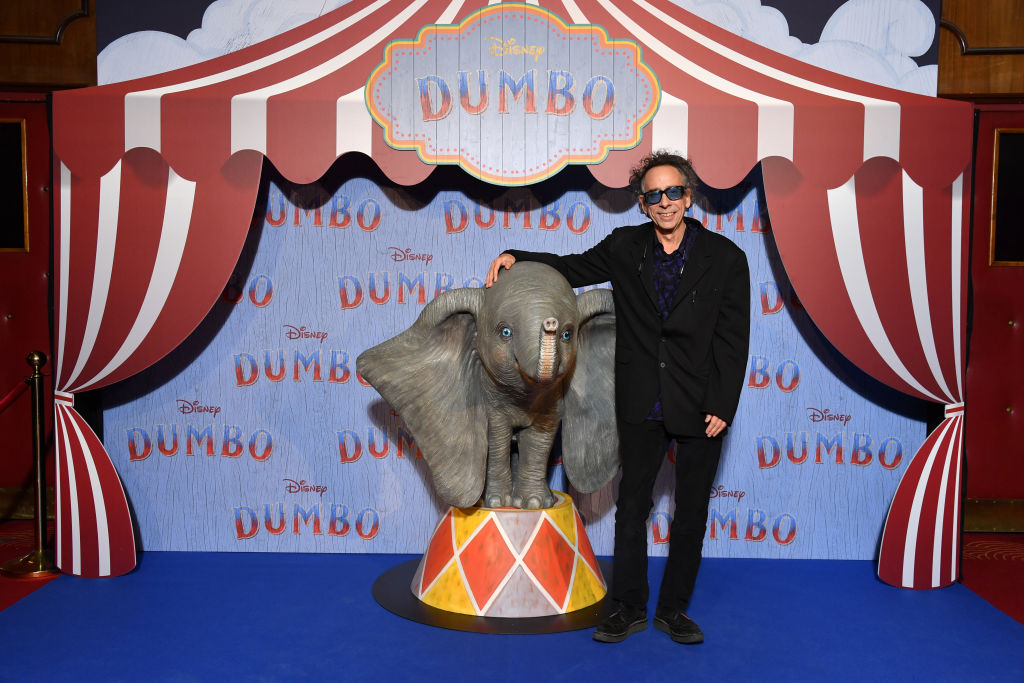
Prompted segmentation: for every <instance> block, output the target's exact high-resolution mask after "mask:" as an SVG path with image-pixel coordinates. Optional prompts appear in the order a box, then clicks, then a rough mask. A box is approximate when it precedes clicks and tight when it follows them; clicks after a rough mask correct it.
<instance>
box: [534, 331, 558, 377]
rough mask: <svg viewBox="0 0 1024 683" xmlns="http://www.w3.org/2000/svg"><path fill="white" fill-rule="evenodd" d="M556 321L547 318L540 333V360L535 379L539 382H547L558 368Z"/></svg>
mask: <svg viewBox="0 0 1024 683" xmlns="http://www.w3.org/2000/svg"><path fill="white" fill-rule="evenodd" d="M557 340H558V320H557V319H556V318H547V319H546V320H545V321H544V322H543V324H542V326H541V333H540V360H539V361H538V367H537V379H538V380H539V381H541V382H547V381H549V380H550V379H551V378H552V377H553V376H554V374H555V369H556V368H557V367H558V348H557V343H556V342H557Z"/></svg>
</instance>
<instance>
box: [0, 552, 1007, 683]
mask: <svg viewBox="0 0 1024 683" xmlns="http://www.w3.org/2000/svg"><path fill="white" fill-rule="evenodd" d="M408 559H410V558H409V556H400V555H293V554H227V553H223V554H211V553H158V552H150V553H145V554H144V555H143V556H142V558H141V562H140V565H139V567H138V569H136V571H134V572H133V573H131V574H129V575H127V576H123V577H120V578H116V579H102V580H89V579H76V578H73V577H69V576H62V577H60V578H58V579H56V580H55V581H52V582H51V583H49V584H47V585H46V586H44V587H42V588H41V589H40V590H38V591H36V592H35V593H33V594H31V595H29V596H28V597H27V598H25V599H23V600H21V601H20V602H18V603H17V604H15V605H13V606H12V607H10V608H8V609H6V610H4V611H2V612H0V680H2V681H27V680H42V681H304V680H317V681H407V680H408V681H412V680H416V681H421V680H453V681H522V680H528V679H534V680H545V681H547V680H577V681H584V682H586V683H591V682H593V681H605V680H617V681H657V680H671V681H680V680H687V681H693V680H696V681H704V680H707V681H712V680H716V681H717V680H738V681H872V682H880V681H893V680H922V681H1018V682H1019V681H1024V625H1021V624H1020V623H1017V622H1016V621H1014V620H1013V619H1011V618H1010V617H1008V616H1006V615H1005V614H1003V613H1002V612H1000V611H998V610H997V609H995V608H994V607H992V606H991V605H989V604H988V603H987V602H985V601H984V600H982V599H981V598H980V597H978V596H977V595H975V594H974V593H972V592H971V591H970V590H968V589H967V588H965V587H964V586H962V585H959V584H957V585H954V586H952V587H949V588H945V589H941V590H936V591H920V592H919V591H908V590H899V589H895V588H892V587H890V586H886V585H885V584H883V583H881V582H879V581H878V580H877V579H876V578H875V576H874V570H873V565H872V564H871V563H869V562H831V561H794V560H735V559H708V560H705V561H704V564H703V566H702V569H701V577H700V580H699V583H698V587H697V594H696V596H695V597H694V601H693V604H692V606H691V610H690V612H691V614H692V615H693V617H694V618H695V619H696V620H697V621H698V623H700V624H701V626H702V627H703V629H704V631H705V633H706V634H707V642H706V643H705V644H703V645H697V646H683V645H677V644H675V643H673V642H672V641H671V640H669V638H668V636H666V635H665V634H663V633H661V632H659V631H657V630H655V629H654V628H653V627H652V628H649V629H648V630H646V631H644V632H642V633H639V634H636V635H634V636H632V637H631V638H629V639H628V640H627V641H626V642H624V643H620V644H617V645H606V644H600V643H595V642H594V641H592V640H591V632H590V631H589V630H583V631H571V632H565V633H556V634H551V635H528V636H523V635H501V636H498V635H484V634H477V633H466V632H460V631H448V630H444V629H439V628H435V627H431V626H426V625H423V624H419V623H415V622H412V621H408V620H405V619H403V618H401V617H398V616H395V615H394V614H392V613H390V612H388V611H386V610H384V609H383V608H381V607H380V606H379V605H377V603H376V602H375V601H374V599H373V597H372V594H371V588H372V586H373V582H374V580H375V579H376V578H377V577H378V576H379V575H380V574H382V573H383V572H385V571H387V570H388V569H390V568H391V567H393V566H395V565H397V564H400V563H402V562H404V561H406V560H408ZM663 569H664V560H663V558H652V560H651V576H652V578H653V583H652V585H654V586H656V585H657V579H656V578H655V577H660V575H661V572H662V570H663Z"/></svg>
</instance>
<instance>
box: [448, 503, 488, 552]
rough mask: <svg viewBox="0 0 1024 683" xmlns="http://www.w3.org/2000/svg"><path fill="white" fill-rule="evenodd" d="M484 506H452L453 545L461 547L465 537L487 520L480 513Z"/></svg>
mask: <svg viewBox="0 0 1024 683" xmlns="http://www.w3.org/2000/svg"><path fill="white" fill-rule="evenodd" d="M483 509H484V508H452V509H451V512H452V521H453V522H454V527H455V547H456V548H461V547H462V545H463V544H464V543H465V542H466V539H467V538H469V537H470V536H472V535H473V532H474V531H476V528H477V527H478V526H480V525H481V524H483V523H484V522H485V521H487V515H481V514H480V511H481V510H483Z"/></svg>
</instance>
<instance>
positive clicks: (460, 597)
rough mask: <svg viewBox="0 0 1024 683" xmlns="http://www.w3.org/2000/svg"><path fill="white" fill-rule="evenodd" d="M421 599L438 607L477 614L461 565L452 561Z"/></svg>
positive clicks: (450, 610) (461, 612)
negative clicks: (464, 580)
mask: <svg viewBox="0 0 1024 683" xmlns="http://www.w3.org/2000/svg"><path fill="white" fill-rule="evenodd" d="M420 600H422V601H423V602H425V603H427V604H428V605H433V606H434V607H437V608H438V609H446V610H448V611H449V612H458V613H460V614H476V608H475V607H474V606H473V603H472V602H470V600H469V592H468V591H467V590H466V584H465V583H463V581H462V574H461V573H460V572H459V565H458V564H456V563H454V562H452V563H451V564H449V565H448V569H446V570H445V571H444V573H443V574H441V576H439V577H438V578H437V581H435V582H434V585H433V586H431V587H430V590H428V591H427V592H426V593H424V594H423V595H422V596H420Z"/></svg>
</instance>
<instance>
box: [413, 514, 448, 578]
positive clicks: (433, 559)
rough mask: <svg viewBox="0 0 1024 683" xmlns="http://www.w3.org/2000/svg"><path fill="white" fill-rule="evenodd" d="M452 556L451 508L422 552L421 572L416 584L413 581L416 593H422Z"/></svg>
mask: <svg viewBox="0 0 1024 683" xmlns="http://www.w3.org/2000/svg"><path fill="white" fill-rule="evenodd" d="M454 556H455V544H453V543H452V510H451V509H449V510H448V512H447V513H445V515H444V517H442V518H441V521H440V523H439V524H438V525H437V528H436V529H435V530H434V535H433V537H432V538H431V539H430V544H429V545H427V552H425V553H424V554H423V560H422V561H421V562H420V567H422V569H423V572H422V576H421V578H420V581H419V582H418V584H417V583H415V582H414V583H413V588H414V592H415V593H416V594H417V595H419V594H421V593H423V591H425V590H426V589H427V587H428V586H430V584H431V583H433V582H434V579H436V578H437V576H438V574H440V573H441V572H442V571H443V570H444V568H445V565H447V564H448V562H450V561H451V559H452V558H453V557H454Z"/></svg>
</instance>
